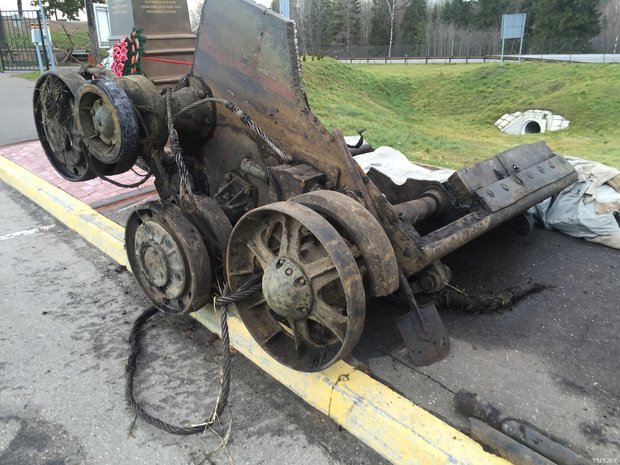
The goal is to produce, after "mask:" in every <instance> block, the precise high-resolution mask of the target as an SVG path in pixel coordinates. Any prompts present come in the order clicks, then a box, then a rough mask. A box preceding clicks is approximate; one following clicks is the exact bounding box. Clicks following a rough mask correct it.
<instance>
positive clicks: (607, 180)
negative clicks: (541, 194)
mask: <svg viewBox="0 0 620 465" xmlns="http://www.w3.org/2000/svg"><path fill="white" fill-rule="evenodd" d="M566 159H567V160H568V161H569V162H570V163H571V164H572V165H573V166H574V167H575V170H576V171H577V175H578V176H579V177H578V180H577V182H576V183H575V184H573V185H572V186H568V187H567V188H566V189H564V190H563V191H562V192H560V193H559V194H557V195H555V196H553V197H551V198H549V199H547V200H544V201H542V202H541V203H539V204H538V205H536V206H534V207H532V208H530V210H529V212H530V213H531V214H532V215H534V219H536V221H538V222H539V223H541V224H542V225H543V226H544V227H546V228H553V229H557V230H559V231H562V232H563V233H565V234H568V235H569V236H573V237H582V238H584V239H586V240H588V241H592V242H597V243H599V244H603V245H606V246H608V247H613V248H616V249H620V224H619V218H620V171H618V170H617V169H615V168H611V167H609V166H606V165H603V164H602V163H597V162H594V161H590V160H583V159H581V158H576V157H566ZM612 186H613V187H612Z"/></svg>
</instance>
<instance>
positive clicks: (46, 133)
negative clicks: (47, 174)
mask: <svg viewBox="0 0 620 465" xmlns="http://www.w3.org/2000/svg"><path fill="white" fill-rule="evenodd" d="M85 82H86V81H85V80H84V78H83V77H82V76H80V75H79V74H78V73H76V72H74V71H62V72H60V71H58V72H57V71H48V72H47V73H44V74H43V75H42V76H41V77H40V78H39V79H38V80H37V83H36V85H35V88H34V97H33V109H34V123H35V126H36V128H37V134H38V136H39V140H40V141H41V145H42V146H43V151H44V152H45V155H46V156H47V158H48V160H49V161H50V163H51V164H52V166H53V167H54V169H55V170H56V171H57V172H58V173H59V174H60V175H61V176H62V177H63V178H65V179H67V180H69V181H73V182H79V181H87V180H89V179H93V178H94V177H95V173H94V172H93V171H92V170H91V169H89V165H88V161H87V158H86V157H87V156H88V154H87V152H86V149H85V147H84V145H83V144H82V143H81V140H82V134H81V133H80V131H79V129H78V126H77V124H76V120H75V117H74V110H75V108H74V107H75V99H76V96H77V92H78V89H79V88H80V86H81V85H83V84H84V83H85Z"/></svg>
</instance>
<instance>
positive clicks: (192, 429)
mask: <svg viewBox="0 0 620 465" xmlns="http://www.w3.org/2000/svg"><path fill="white" fill-rule="evenodd" d="M261 278H262V276H261V275H257V276H254V277H253V278H251V279H249V280H248V281H246V282H245V283H244V284H243V285H242V286H241V287H240V288H239V289H238V290H237V291H236V292H234V293H232V294H227V293H226V291H225V292H224V295H222V296H219V297H216V298H215V299H214V306H215V308H216V309H219V310H220V329H221V342H222V350H223V352H222V361H221V371H220V385H219V391H218V395H217V399H216V401H215V407H214V408H213V410H212V411H211V414H210V415H209V417H208V419H207V421H205V422H203V423H200V424H198V425H193V426H176V425H172V424H170V423H168V422H166V421H164V420H161V419H159V418H157V417H155V416H154V415H151V414H150V413H148V412H147V411H146V410H144V408H142V406H141V405H140V404H139V403H138V402H137V401H136V399H135V398H134V395H133V388H134V377H135V372H136V368H137V365H138V355H139V354H140V345H139V342H140V334H141V333H142V327H143V326H144V325H145V324H146V322H147V321H148V320H149V319H150V318H151V317H153V316H154V315H157V314H158V313H159V309H157V307H154V306H153V307H149V308H147V309H146V310H144V312H142V314H141V315H140V316H139V317H138V318H137V319H136V321H134V323H133V325H132V326H131V331H130V333H129V346H130V352H129V357H128V359H127V366H126V367H125V398H126V399H127V403H128V404H129V407H130V408H131V410H132V411H133V412H134V413H135V414H136V416H137V417H140V418H142V419H143V420H144V421H145V422H147V423H149V424H150V425H153V426H156V427H157V428H159V429H161V430H164V431H167V432H169V433H171V434H178V435H189V434H197V433H202V432H203V431H204V430H205V429H207V428H209V427H210V426H211V425H213V424H214V423H215V422H216V420H217V419H218V418H219V417H220V416H221V414H222V413H223V412H224V409H225V408H226V404H227V403H228V394H229V392H230V338H229V334H228V305H230V304H231V303H236V302H240V301H242V300H244V299H246V298H248V297H249V296H251V295H253V294H255V293H256V292H258V291H260V289H261V286H262V283H261Z"/></svg>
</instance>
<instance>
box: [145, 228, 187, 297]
mask: <svg viewBox="0 0 620 465" xmlns="http://www.w3.org/2000/svg"><path fill="white" fill-rule="evenodd" d="M135 247H136V256H137V258H138V260H139V261H140V265H141V269H142V271H143V272H144V276H145V278H146V279H147V280H148V282H149V283H151V284H152V285H153V286H155V287H157V288H159V289H160V290H161V291H162V292H163V293H164V294H165V296H166V298H168V299H176V298H178V297H179V296H180V295H181V293H182V292H183V289H184V288H185V281H186V280H185V265H184V263H183V255H182V252H181V250H180V249H179V246H178V244H177V243H176V242H175V240H174V238H173V237H172V236H171V234H170V233H169V232H168V231H167V230H166V229H165V228H164V227H162V226H161V225H160V224H158V223H156V222H155V221H145V222H144V223H142V224H141V225H140V226H138V228H137V230H136V234H135Z"/></svg>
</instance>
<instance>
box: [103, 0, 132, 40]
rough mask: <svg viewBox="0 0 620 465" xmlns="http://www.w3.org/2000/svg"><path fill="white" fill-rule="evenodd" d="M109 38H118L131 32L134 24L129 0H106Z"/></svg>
mask: <svg viewBox="0 0 620 465" xmlns="http://www.w3.org/2000/svg"><path fill="white" fill-rule="evenodd" d="M108 12H109V15H110V39H113V40H115V41H116V40H118V39H120V38H121V37H122V36H126V35H127V34H129V33H130V32H131V29H132V28H133V26H134V21H133V8H132V5H131V0H108Z"/></svg>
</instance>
